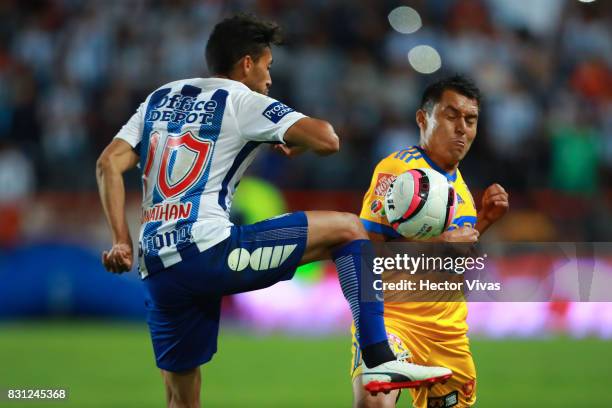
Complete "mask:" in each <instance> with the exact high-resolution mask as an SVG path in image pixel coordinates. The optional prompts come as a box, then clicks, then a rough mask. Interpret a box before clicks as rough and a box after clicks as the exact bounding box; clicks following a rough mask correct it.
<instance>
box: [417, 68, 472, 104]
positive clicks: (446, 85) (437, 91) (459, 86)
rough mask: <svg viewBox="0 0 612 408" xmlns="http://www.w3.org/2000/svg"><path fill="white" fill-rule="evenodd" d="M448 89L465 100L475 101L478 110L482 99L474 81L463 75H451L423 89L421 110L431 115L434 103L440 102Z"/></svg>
mask: <svg viewBox="0 0 612 408" xmlns="http://www.w3.org/2000/svg"><path fill="white" fill-rule="evenodd" d="M449 89H450V90H453V91H455V92H457V93H459V94H460V95H463V96H465V97H467V98H470V99H474V100H476V104H477V105H478V109H479V110H480V99H481V97H482V96H481V94H480V89H478V87H477V86H476V84H475V83H474V81H472V80H471V79H470V78H468V77H466V76H463V75H453V76H450V77H446V78H442V79H440V80H439V81H436V82H434V83H432V84H430V85H429V86H428V87H427V88H425V91H424V92H423V98H422V99H421V109H423V110H424V111H426V112H428V113H431V111H432V110H433V107H434V106H435V105H436V103H438V102H440V98H442V94H443V93H444V91H446V90H449Z"/></svg>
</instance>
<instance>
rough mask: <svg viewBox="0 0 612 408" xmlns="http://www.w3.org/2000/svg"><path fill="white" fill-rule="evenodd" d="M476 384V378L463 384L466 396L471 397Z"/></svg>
mask: <svg viewBox="0 0 612 408" xmlns="http://www.w3.org/2000/svg"><path fill="white" fill-rule="evenodd" d="M475 385H476V380H470V381H468V382H466V383H465V384H463V386H462V387H461V389H462V390H463V395H465V397H466V398H470V397H471V396H472V395H474V388H475Z"/></svg>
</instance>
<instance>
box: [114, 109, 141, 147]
mask: <svg viewBox="0 0 612 408" xmlns="http://www.w3.org/2000/svg"><path fill="white" fill-rule="evenodd" d="M143 119H144V117H143V104H141V105H140V106H139V107H138V109H136V113H134V114H133V115H132V117H131V118H130V120H128V121H127V123H126V124H125V125H123V127H122V128H121V130H119V132H117V134H116V135H115V139H122V140H125V141H126V142H128V143H129V145H130V146H132V148H136V147H137V146H138V144H139V143H140V141H141V140H142V128H143V123H144V120H143Z"/></svg>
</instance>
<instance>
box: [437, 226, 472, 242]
mask: <svg viewBox="0 0 612 408" xmlns="http://www.w3.org/2000/svg"><path fill="white" fill-rule="evenodd" d="M479 236H480V233H479V232H478V230H477V229H475V228H472V227H459V228H457V229H454V230H451V231H445V232H444V233H442V234H441V235H440V236H439V241H441V242H447V243H452V242H463V243H470V244H473V243H475V242H478V237H479Z"/></svg>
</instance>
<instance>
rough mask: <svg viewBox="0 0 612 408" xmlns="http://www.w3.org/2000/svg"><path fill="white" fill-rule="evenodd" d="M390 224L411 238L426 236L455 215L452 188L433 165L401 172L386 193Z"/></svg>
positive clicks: (447, 223) (441, 227)
mask: <svg viewBox="0 0 612 408" xmlns="http://www.w3.org/2000/svg"><path fill="white" fill-rule="evenodd" d="M384 206H385V213H386V215H387V219H388V220H389V224H391V226H392V227H393V229H395V230H396V231H397V232H398V233H399V234H400V235H402V236H404V237H406V238H410V239H416V240H420V239H427V238H431V237H435V236H437V235H440V234H441V233H443V232H444V231H445V230H446V228H448V226H449V225H450V223H451V221H452V219H453V218H454V216H455V208H456V196H455V189H454V188H453V186H452V185H451V184H450V183H449V182H448V180H447V179H446V177H444V176H443V175H442V174H440V173H438V172H437V171H435V170H433V169H426V168H422V169H413V170H408V171H407V172H405V173H402V174H400V175H399V176H398V177H397V178H396V179H395V180H394V181H393V183H391V185H390V186H389V189H388V190H387V194H386V195H385V201H384Z"/></svg>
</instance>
